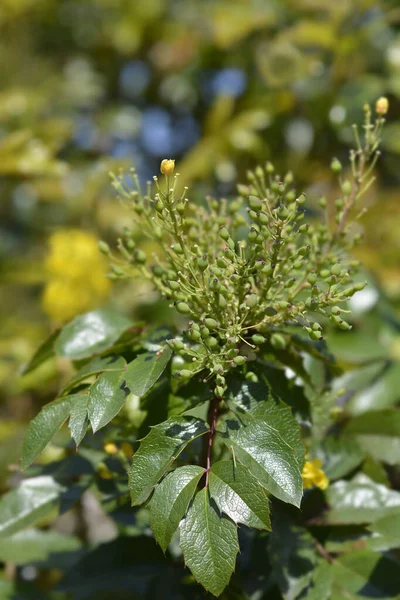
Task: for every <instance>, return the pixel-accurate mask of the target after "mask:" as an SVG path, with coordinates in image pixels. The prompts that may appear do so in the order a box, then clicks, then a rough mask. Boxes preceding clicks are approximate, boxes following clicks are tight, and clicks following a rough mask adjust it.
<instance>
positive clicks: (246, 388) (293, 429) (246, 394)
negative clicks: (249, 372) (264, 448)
mask: <svg viewBox="0 0 400 600" xmlns="http://www.w3.org/2000/svg"><path fill="white" fill-rule="evenodd" d="M228 393H229V397H228V400H227V403H228V405H229V407H230V408H231V409H232V410H233V411H234V412H237V413H239V414H240V413H248V414H251V415H252V416H254V417H258V418H260V419H263V420H264V421H265V422H266V423H267V424H268V425H270V426H271V427H273V428H274V429H276V430H277V431H278V432H279V434H280V436H281V437H282V439H283V440H284V441H285V442H286V443H287V444H288V445H289V446H290V447H291V448H293V450H294V455H295V457H296V460H297V462H298V463H299V465H300V467H301V468H302V467H303V465H304V455H305V448H304V444H303V442H302V439H301V434H300V426H299V424H298V423H297V421H296V419H295V418H294V417H293V414H292V409H291V408H290V407H289V406H287V404H285V403H284V402H282V400H280V398H278V397H277V396H276V394H273V393H272V391H271V388H270V387H269V386H268V385H266V384H265V383H251V382H247V381H242V380H239V379H232V380H230V383H229V386H228Z"/></svg>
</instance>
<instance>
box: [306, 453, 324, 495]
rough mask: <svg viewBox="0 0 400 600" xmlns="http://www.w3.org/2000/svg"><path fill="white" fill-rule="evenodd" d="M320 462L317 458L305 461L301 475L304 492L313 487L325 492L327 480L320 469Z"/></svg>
mask: <svg viewBox="0 0 400 600" xmlns="http://www.w3.org/2000/svg"><path fill="white" fill-rule="evenodd" d="M321 467H322V462H321V461H320V460H319V458H314V459H313V460H307V461H306V462H305V464H304V467H303V472H302V474H301V476H302V478H303V487H304V489H305V490H308V489H310V488H312V487H313V486H317V487H319V488H320V489H321V490H326V488H327V487H328V485H329V479H328V478H327V476H326V475H325V473H324V471H323V470H322V469H321Z"/></svg>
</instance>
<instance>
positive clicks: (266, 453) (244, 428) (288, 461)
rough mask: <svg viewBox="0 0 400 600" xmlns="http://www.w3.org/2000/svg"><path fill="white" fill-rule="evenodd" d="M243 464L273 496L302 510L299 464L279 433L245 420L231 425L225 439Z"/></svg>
mask: <svg viewBox="0 0 400 600" xmlns="http://www.w3.org/2000/svg"><path fill="white" fill-rule="evenodd" d="M223 441H224V442H225V444H226V445H227V446H228V447H229V448H231V449H232V450H233V451H234V453H235V455H236V456H237V457H238V459H239V461H240V462H241V463H242V464H243V465H244V466H245V467H247V468H248V469H249V471H250V472H251V474H252V475H254V477H255V478H256V479H258V481H259V482H260V484H261V485H262V486H263V487H265V488H266V489H267V490H268V491H269V492H271V494H273V495H274V496H276V497H277V498H279V499H280V500H283V501H284V502H289V503H290V504H294V505H295V506H300V502H301V498H302V495H303V484H302V479H301V473H300V469H299V464H298V462H297V461H296V458H295V456H294V451H293V448H291V447H290V446H289V445H288V444H287V443H286V442H285V441H284V440H283V439H282V437H281V436H280V434H279V433H278V431H277V430H276V429H274V428H273V427H271V426H270V425H268V424H267V423H266V422H265V421H262V420H261V419H256V418H253V417H251V416H250V417H247V416H243V417H242V418H241V421H240V422H239V421H237V420H229V421H227V432H226V434H225V436H224V438H223Z"/></svg>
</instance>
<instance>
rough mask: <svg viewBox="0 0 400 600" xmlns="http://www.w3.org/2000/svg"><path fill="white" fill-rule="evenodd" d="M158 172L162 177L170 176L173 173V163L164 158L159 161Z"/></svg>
mask: <svg viewBox="0 0 400 600" xmlns="http://www.w3.org/2000/svg"><path fill="white" fill-rule="evenodd" d="M160 171H161V173H162V174H163V175H172V173H173V172H174V171H175V161H174V160H171V159H170V158H164V160H162V161H161V165H160Z"/></svg>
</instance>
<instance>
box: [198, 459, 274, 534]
mask: <svg viewBox="0 0 400 600" xmlns="http://www.w3.org/2000/svg"><path fill="white" fill-rule="evenodd" d="M209 489H210V496H211V498H213V499H214V500H215V502H216V504H217V505H218V508H219V509H220V511H221V512H223V513H225V514H226V515H228V517H230V518H231V519H232V521H234V522H235V523H236V524H237V523H243V525H247V527H256V528H257V529H268V530H270V529H271V522H270V518H269V502H268V494H267V492H266V490H265V489H264V488H263V487H262V486H261V485H260V484H259V483H258V481H257V479H255V477H253V475H252V474H251V473H250V472H249V471H248V469H246V467H244V466H243V465H241V464H240V463H237V464H236V465H235V464H234V462H233V461H232V460H221V461H218V462H216V463H215V464H214V465H213V466H212V467H211V470H210V474H209Z"/></svg>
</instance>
